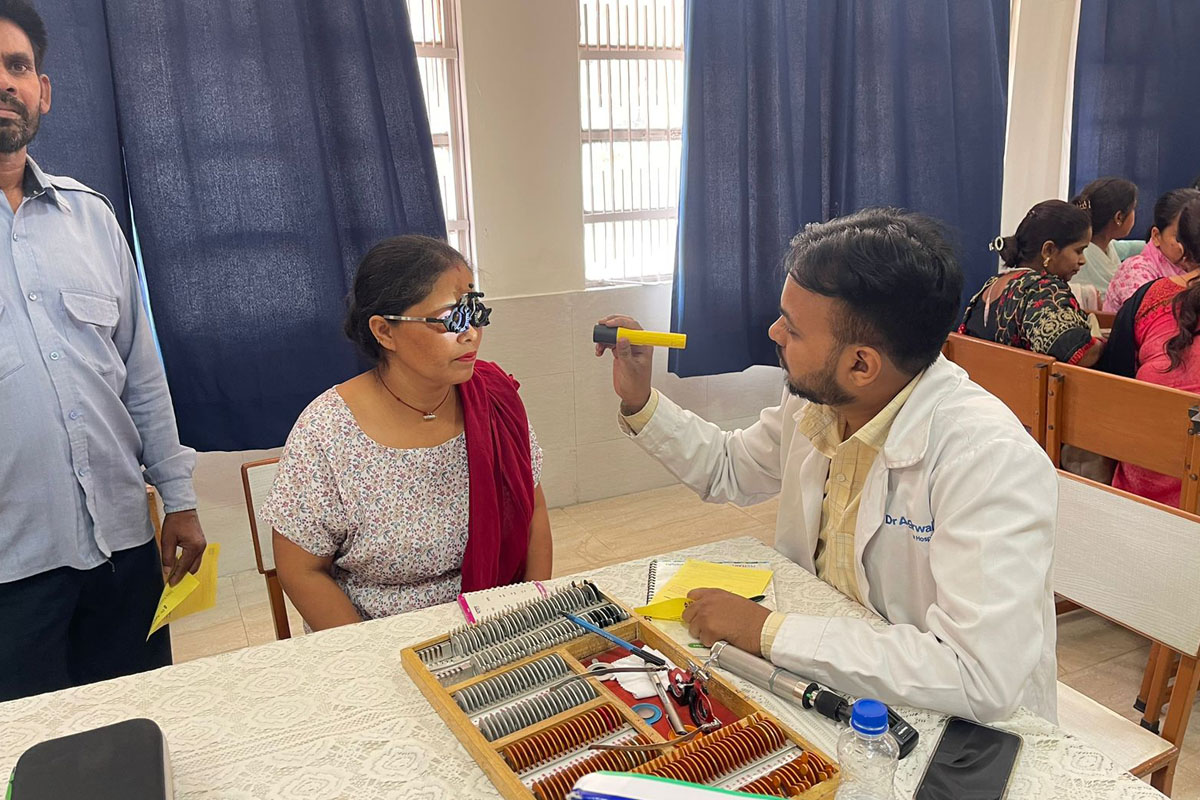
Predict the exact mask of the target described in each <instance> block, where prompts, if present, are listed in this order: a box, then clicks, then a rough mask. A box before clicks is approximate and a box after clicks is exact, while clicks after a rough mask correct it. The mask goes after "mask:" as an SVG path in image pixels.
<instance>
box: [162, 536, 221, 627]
mask: <svg viewBox="0 0 1200 800" xmlns="http://www.w3.org/2000/svg"><path fill="white" fill-rule="evenodd" d="M220 555H221V545H220V544H218V543H216V542H213V543H212V544H210V545H209V546H208V547H206V548H205V549H204V556H203V557H202V558H201V561H200V569H199V571H197V572H196V574H195V575H193V574H191V573H190V572H188V573H184V576H183V578H182V579H181V580H180V581H179V583H177V584H175V585H174V586H170V585H168V586H164V587H163V593H162V597H160V598H159V600H158V609H157V610H156V611H155V612H154V621H153V622H151V623H150V633H148V634H146V638H147V639H149V638H150V637H151V636H152V635H153V634H154V632H155V631H157V630H158V629H159V628H161V627H162V626H163V625H167V624H169V623H172V622H175V621H176V620H180V619H183V618H184V617H186V616H188V615H189V614H195V613H196V612H197V611H207V610H208V609H210V608H212V607H213V606H214V605H216V603H217V560H218V558H219V557H220Z"/></svg>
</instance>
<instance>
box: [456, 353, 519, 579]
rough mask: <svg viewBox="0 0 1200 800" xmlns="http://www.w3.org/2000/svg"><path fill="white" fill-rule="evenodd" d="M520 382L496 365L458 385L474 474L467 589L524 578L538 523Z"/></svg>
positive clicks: (485, 365) (480, 364)
mask: <svg viewBox="0 0 1200 800" xmlns="http://www.w3.org/2000/svg"><path fill="white" fill-rule="evenodd" d="M519 386H520V384H518V383H517V381H516V379H515V378H513V377H512V376H511V375H509V374H508V373H506V372H505V371H504V370H502V369H501V368H500V367H498V366H497V365H495V364H493V363H491V362H490V361H477V362H476V363H475V374H474V375H473V376H472V377H471V379H470V380H469V381H467V382H466V383H464V384H461V385H460V386H459V387H458V395H459V399H460V401H461V402H462V411H463V428H464V431H465V432H466V438H467V471H468V473H469V474H470V490H469V498H468V500H469V507H470V520H469V521H468V523H467V550H466V553H464V554H463V564H462V591H464V592H473V591H477V590H479V589H490V588H491V587H493V586H503V585H505V584H509V583H515V582H517V581H520V580H522V579H523V577H524V574H525V558H526V555H527V554H528V552H529V523H530V521H531V520H532V519H533V488H534V487H533V465H532V463H531V458H530V453H529V418H528V417H527V416H526V414H525V405H524V404H523V403H522V402H521V396H520V395H519V394H517V389H518V387H519Z"/></svg>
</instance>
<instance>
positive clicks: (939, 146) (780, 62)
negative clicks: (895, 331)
mask: <svg viewBox="0 0 1200 800" xmlns="http://www.w3.org/2000/svg"><path fill="white" fill-rule="evenodd" d="M1008 14H1009V8H1008V0H969V1H968V2H963V0H922V2H897V3H892V2H886V3H885V2H865V1H860V2H856V1H855V0H807V2H798V1H797V0H754V2H745V3H725V2H715V0H690V1H689V3H688V5H687V32H686V48H685V49H686V54H685V58H686V74H687V89H686V92H687V94H686V99H685V109H684V127H683V148H684V149H683V168H682V174H683V178H682V187H681V197H680V207H679V244H678V254H677V259H676V267H675V288H674V299H673V303H672V323H673V328H674V329H675V330H681V331H685V332H686V333H687V334H688V347H687V349H686V350H683V351H672V358H671V371H672V372H675V373H676V374H678V375H682V376H691V375H710V374H716V373H722V372H736V371H740V370H743V369H745V368H746V367H748V366H750V365H752V364H777V363H778V359H777V358H776V355H775V345H774V344H773V343H772V342H771V341H770V339H768V338H767V333H766V331H767V327H768V326H769V325H770V324H771V322H772V321H773V320H774V319H775V318H776V317H777V316H778V308H779V292H780V289H781V287H782V276H783V273H782V271H781V269H780V267H781V264H782V259H783V256H784V254H785V252H786V248H787V243H788V241H789V240H790V239H791V237H792V236H794V235H795V234H796V233H797V232H798V231H799V230H800V229H801V228H802V227H803V226H804V225H805V224H807V223H809V222H814V221H820V220H827V219H830V218H832V217H835V216H838V215H841V214H845V213H849V212H852V211H855V210H857V209H860V208H863V207H865V206H871V205H895V206H901V207H905V208H910V209H913V210H918V211H923V212H925V213H928V214H932V215H934V216H937V217H939V218H941V219H943V220H945V221H946V222H948V223H950V225H951V226H952V227H953V228H954V229H956V231H957V235H958V236H959V238H960V245H961V248H962V250H963V254H964V260H963V265H964V269H965V271H966V275H967V278H966V296H969V295H970V294H972V293H974V291H975V290H976V289H977V288H978V287H979V285H980V284H981V283H982V282H983V280H984V279H985V277H986V276H987V275H990V274H992V273H994V272H995V258H994V257H989V253H988V251H987V243H988V242H989V241H991V240H992V239H993V238H994V237H995V236H996V234H997V233H998V232H999V230H998V229H999V223H1000V192H1001V175H1002V167H1003V159H1004V127H1005V113H1006V107H1007V106H1006V92H1007V77H1008ZM964 300H965V297H964ZM897 313H903V310H902V309H898V310H897Z"/></svg>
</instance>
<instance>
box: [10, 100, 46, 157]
mask: <svg viewBox="0 0 1200 800" xmlns="http://www.w3.org/2000/svg"><path fill="white" fill-rule="evenodd" d="M3 109H7V110H9V111H15V112H17V114H19V115H20V116H19V117H0V153H16V152H19V151H20V150H21V149H22V148H24V147H26V146H27V145H28V144H29V143H30V142H32V141H33V137H34V136H37V132H38V127H39V126H40V125H41V123H42V115H41V112H40V111H38V109H36V108H35V109H33V110H32V111H30V110H29V109H28V108H27V107H26V106H25V104H24V103H22V102H21V101H20V100H18V99H17V98H15V97H13V96H12V95H10V94H8V93H7V92H5V93H0V110H3Z"/></svg>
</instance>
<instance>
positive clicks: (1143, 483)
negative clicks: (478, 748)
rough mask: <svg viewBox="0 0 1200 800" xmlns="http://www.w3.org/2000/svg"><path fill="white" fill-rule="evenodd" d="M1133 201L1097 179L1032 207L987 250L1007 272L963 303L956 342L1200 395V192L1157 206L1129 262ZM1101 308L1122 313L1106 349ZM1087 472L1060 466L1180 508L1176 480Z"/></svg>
mask: <svg viewBox="0 0 1200 800" xmlns="http://www.w3.org/2000/svg"><path fill="white" fill-rule="evenodd" d="M1196 183H1197V184H1200V178H1198V179H1197V181H1196ZM1137 196H1138V195H1137V187H1136V186H1135V185H1134V184H1133V183H1131V182H1130V181H1127V180H1125V179H1123V178H1112V177H1110V178H1100V179H1098V180H1095V181H1092V182H1091V183H1089V184H1088V185H1087V186H1086V187H1084V189H1083V191H1082V192H1080V193H1079V195H1078V196H1076V197H1075V198H1074V200H1072V202H1071V203H1065V202H1063V201H1061V200H1046V201H1044V202H1041V203H1038V204H1037V205H1035V206H1034V207H1033V208H1031V209H1030V210H1029V213H1028V214H1026V215H1025V218H1024V219H1023V220H1022V221H1021V224H1020V225H1018V226H1017V230H1016V233H1015V234H1013V235H1012V236H1007V237H1003V238H998V239H997V240H996V241H995V242H993V243H992V245H991V249H992V250H995V251H997V252H999V254H1000V257H1001V258H1002V259H1003V261H1004V267H1005V269H1004V270H1003V271H1002V272H1001V273H1000V274H998V275H995V276H992V277H991V278H989V279H988V280H987V281H985V282H984V284H983V286H982V287H981V288H980V290H979V291H978V292H977V293H976V294H975V296H974V297H973V298H972V299H971V301H970V302H969V303H968V305H967V308H966V311H965V312H964V314H963V319H962V324H961V325H960V326H959V333H962V334H966V335H969V336H974V337H976V338H980V339H986V340H989V341H993V342H998V343H1000V344H1004V345H1008V346H1010V347H1017V348H1020V349H1023V350H1029V351H1032V352H1035V353H1041V354H1044V355H1049V356H1052V357H1053V358H1055V359H1056V360H1058V361H1062V362H1064V363H1067V364H1076V365H1079V366H1083V367H1095V368H1096V369H1099V370H1102V371H1105V372H1111V373H1114V374H1117V375H1123V376H1126V377H1130V378H1137V379H1138V380H1141V381H1146V382H1148V383H1155V384H1159V385H1162V386H1168V387H1171V388H1174V389H1181V390H1184V391H1189V392H1200V352H1197V351H1196V349H1195V348H1194V347H1193V346H1192V344H1193V340H1194V338H1195V336H1196V334H1197V332H1200V190H1198V189H1197V188H1194V187H1193V188H1182V189H1173V190H1171V191H1169V192H1167V193H1165V194H1163V195H1162V196H1161V197H1159V198H1158V201H1157V202H1156V203H1155V204H1154V220H1153V224H1152V225H1151V227H1150V231H1149V233H1148V234H1147V236H1146V242H1145V244H1144V245H1143V246H1142V247H1141V249H1140V251H1137V252H1135V253H1134V254H1133V255H1127V253H1129V252H1131V251H1132V248H1128V247H1124V245H1127V244H1129V243H1128V242H1126V241H1123V239H1124V237H1126V236H1128V235H1129V232H1130V231H1131V230H1132V229H1133V227H1134V225H1135V208H1136V206H1137ZM1081 298H1082V302H1081ZM1100 306H1102V307H1103V309H1104V310H1105V311H1106V312H1112V313H1115V314H1116V317H1115V321H1114V322H1113V327H1112V332H1111V334H1110V338H1109V339H1107V340H1106V339H1102V338H1100V329H1099V325H1098V323H1097V321H1096V318H1095V316H1094V315H1091V314H1088V313H1087V310H1092V309H1095V308H1096V307H1100ZM1064 450H1066V448H1064ZM1070 453H1071V457H1072V459H1074V458H1075V457H1076V456H1077V455H1081V456H1088V455H1090V454H1085V453H1082V451H1076V450H1075V449H1074V448H1070ZM1066 455H1067V453H1066V452H1064V459H1066ZM1095 459H1096V460H1097V462H1098V461H1105V460H1104V459H1099V457H1095ZM1080 463H1081V464H1082V465H1083V466H1084V467H1085V469H1082V470H1080V469H1076V468H1075V467H1072V466H1070V465H1068V463H1067V461H1066V460H1064V464H1063V466H1064V468H1065V469H1068V470H1069V471H1076V472H1079V473H1080V474H1084V475H1087V476H1088V477H1092V478H1094V479H1099V480H1103V481H1105V482H1107V481H1108V480H1110V477H1109V476H1110V475H1111V481H1112V483H1113V485H1114V486H1116V487H1117V488H1119V489H1124V490H1126V491H1130V492H1133V493H1135V494H1138V495H1141V496H1143V497H1146V498H1148V499H1151V500H1155V501H1158V502H1161V503H1165V504H1167V505H1178V504H1179V500H1180V489H1181V487H1180V480H1179V478H1178V477H1171V476H1168V475H1161V474H1159V473H1156V472H1151V471H1150V470H1147V469H1143V468H1141V467H1137V466H1135V465H1133V464H1126V463H1122V464H1117V465H1115V466H1116V472H1115V474H1113V473H1112V472H1111V470H1112V467H1113V466H1114V464H1113V462H1111V461H1108V466H1107V471H1106V469H1105V468H1103V466H1102V465H1100V464H1098V463H1093V462H1092V460H1089V459H1084V460H1083V461H1081V462H1080Z"/></svg>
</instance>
